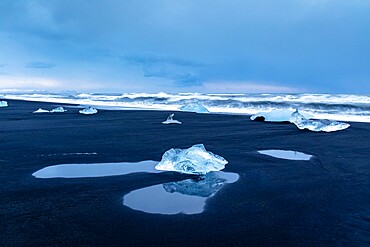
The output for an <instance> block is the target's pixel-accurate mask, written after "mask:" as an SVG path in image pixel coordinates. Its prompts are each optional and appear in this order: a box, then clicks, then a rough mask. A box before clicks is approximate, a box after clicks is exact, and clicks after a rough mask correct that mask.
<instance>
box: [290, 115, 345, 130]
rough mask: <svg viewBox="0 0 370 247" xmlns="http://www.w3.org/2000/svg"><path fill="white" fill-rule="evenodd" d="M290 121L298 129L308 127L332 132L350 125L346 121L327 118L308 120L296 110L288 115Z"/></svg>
mask: <svg viewBox="0 0 370 247" xmlns="http://www.w3.org/2000/svg"><path fill="white" fill-rule="evenodd" d="M290 122H291V123H294V124H295V125H296V126H297V127H298V129H301V130H303V129H308V130H311V131H316V132H318V131H324V132H333V131H338V130H344V129H347V128H348V127H349V126H350V125H349V124H348V123H342V122H337V121H332V120H327V119H319V120H309V119H306V118H305V117H304V116H303V115H302V114H300V113H299V112H298V110H296V111H295V112H293V113H292V115H291V117H290Z"/></svg>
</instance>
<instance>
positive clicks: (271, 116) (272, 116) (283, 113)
mask: <svg viewBox="0 0 370 247" xmlns="http://www.w3.org/2000/svg"><path fill="white" fill-rule="evenodd" d="M293 112H294V111H293V110H287V109H285V110H273V111H269V112H258V113H256V114H254V115H252V116H251V117H250V119H251V120H260V121H265V122H289V121H290V117H291V116H292V113H293ZM302 114H303V115H304V117H305V118H307V119H310V118H312V116H311V115H309V114H307V113H302Z"/></svg>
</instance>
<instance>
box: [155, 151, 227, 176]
mask: <svg viewBox="0 0 370 247" xmlns="http://www.w3.org/2000/svg"><path fill="white" fill-rule="evenodd" d="M227 163H228V162H227V160H225V159H224V158H223V157H221V156H219V155H216V154H213V153H212V152H209V151H207V150H206V149H205V147H204V145H203V144H196V145H194V146H192V147H190V148H188V149H179V148H171V149H170V150H168V151H166V152H165V153H164V154H163V156H162V160H161V162H159V163H158V164H157V165H156V166H155V169H157V170H160V171H174V172H180V173H186V174H206V173H208V172H211V171H220V170H222V169H224V168H225V165H226V164H227Z"/></svg>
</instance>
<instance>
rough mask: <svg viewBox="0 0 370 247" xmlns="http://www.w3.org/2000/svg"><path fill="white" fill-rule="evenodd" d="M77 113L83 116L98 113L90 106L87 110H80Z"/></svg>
mask: <svg viewBox="0 0 370 247" xmlns="http://www.w3.org/2000/svg"><path fill="white" fill-rule="evenodd" d="M79 113H81V114H85V115H91V114H96V113H98V110H97V109H95V108H92V107H91V106H89V107H88V108H85V109H83V110H80V111H79Z"/></svg>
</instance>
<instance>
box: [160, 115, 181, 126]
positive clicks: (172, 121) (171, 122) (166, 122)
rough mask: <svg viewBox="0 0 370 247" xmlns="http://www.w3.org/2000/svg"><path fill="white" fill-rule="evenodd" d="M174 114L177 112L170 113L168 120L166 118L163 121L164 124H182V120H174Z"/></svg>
mask: <svg viewBox="0 0 370 247" xmlns="http://www.w3.org/2000/svg"><path fill="white" fill-rule="evenodd" d="M173 116H175V114H170V115H169V116H168V118H167V120H166V121H163V122H162V123H163V124H181V122H180V121H178V120H174V119H173Z"/></svg>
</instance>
